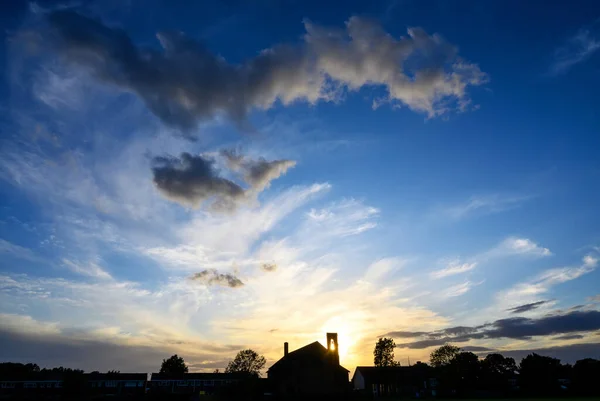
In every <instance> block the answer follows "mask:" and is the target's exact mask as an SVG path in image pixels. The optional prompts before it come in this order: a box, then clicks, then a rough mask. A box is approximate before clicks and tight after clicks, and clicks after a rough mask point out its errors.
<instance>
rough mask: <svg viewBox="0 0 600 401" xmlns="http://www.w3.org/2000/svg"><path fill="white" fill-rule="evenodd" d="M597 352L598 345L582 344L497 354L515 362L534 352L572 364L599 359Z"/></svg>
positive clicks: (599, 353)
mask: <svg viewBox="0 0 600 401" xmlns="http://www.w3.org/2000/svg"><path fill="white" fill-rule="evenodd" d="M598 350H600V343H584V344H571V345H563V346H556V347H546V348H537V349H520V350H510V351H504V350H502V351H499V352H500V353H501V354H502V355H504V356H505V357H510V358H514V359H515V361H517V362H519V361H520V360H521V359H523V358H524V357H526V356H527V355H529V354H531V353H532V352H535V353H536V354H539V355H544V356H550V357H552V358H558V359H560V360H561V361H562V363H570V364H574V363H575V362H576V361H578V360H580V359H584V358H600V352H599V351H598Z"/></svg>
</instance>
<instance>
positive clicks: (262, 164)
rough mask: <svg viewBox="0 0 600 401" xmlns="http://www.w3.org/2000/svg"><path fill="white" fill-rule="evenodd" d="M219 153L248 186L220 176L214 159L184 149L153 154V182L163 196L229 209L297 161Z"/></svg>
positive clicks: (261, 189) (258, 191) (248, 198)
mask: <svg viewBox="0 0 600 401" xmlns="http://www.w3.org/2000/svg"><path fill="white" fill-rule="evenodd" d="M222 155H223V156H224V157H225V159H226V161H227V163H228V165H229V166H230V168H231V169H233V170H234V171H236V172H238V173H240V174H241V175H242V178H243V180H244V182H245V183H246V184H248V185H249V186H248V187H247V188H242V186H240V185H239V184H237V183H235V182H233V181H232V180H229V179H227V178H224V177H222V176H221V172H220V171H219V170H218V169H217V168H216V167H215V160H214V159H213V158H211V157H208V156H203V155H191V154H189V153H186V152H184V153H182V154H181V155H180V157H179V158H177V157H172V156H167V157H165V156H158V157H155V158H154V159H153V161H152V163H153V167H152V173H153V180H154V184H155V185H156V188H157V189H158V190H159V191H160V192H161V194H163V195H164V196H165V197H166V198H168V199H170V200H172V201H175V202H179V203H181V204H183V205H188V206H193V207H196V206H199V205H200V204H202V203H203V202H205V201H211V202H212V203H211V207H212V208H213V209H215V210H232V209H235V207H236V206H238V205H239V204H240V203H242V202H245V201H248V200H251V199H253V198H254V197H255V196H256V195H257V194H258V193H260V192H261V191H263V190H264V189H265V188H267V187H268V186H269V185H270V183H271V181H272V180H274V179H277V178H279V177H280V176H281V175H282V174H285V172H286V171H287V170H288V169H289V168H290V167H293V166H294V165H295V164H296V162H294V161H292V160H275V161H267V160H265V159H263V158H260V159H258V160H253V159H249V158H247V157H245V156H241V155H237V154H234V153H232V152H222Z"/></svg>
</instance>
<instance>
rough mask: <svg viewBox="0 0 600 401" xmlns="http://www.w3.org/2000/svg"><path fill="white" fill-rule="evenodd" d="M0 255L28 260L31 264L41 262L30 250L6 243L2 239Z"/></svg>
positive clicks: (0, 240)
mask: <svg viewBox="0 0 600 401" xmlns="http://www.w3.org/2000/svg"><path fill="white" fill-rule="evenodd" d="M0 253H3V254H5V255H10V256H12V257H15V258H18V259H23V260H29V261H31V262H40V261H43V259H42V258H40V257H39V256H37V255H36V254H35V253H33V251H32V250H31V249H28V248H24V247H22V246H20V245H16V244H13V243H12V242H9V241H6V240H4V239H2V238H0Z"/></svg>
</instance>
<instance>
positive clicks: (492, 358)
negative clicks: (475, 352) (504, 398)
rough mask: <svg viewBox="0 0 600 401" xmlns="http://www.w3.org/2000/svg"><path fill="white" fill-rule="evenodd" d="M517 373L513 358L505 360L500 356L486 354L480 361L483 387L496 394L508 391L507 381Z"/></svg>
mask: <svg viewBox="0 0 600 401" xmlns="http://www.w3.org/2000/svg"><path fill="white" fill-rule="evenodd" d="M516 371H517V364H516V363H515V360H514V359H513V358H506V357H504V356H503V355H501V354H488V355H487V356H486V357H485V359H484V360H483V361H481V374H482V380H483V383H482V385H483V387H485V388H486V389H488V390H492V391H496V392H506V391H508V390H509V388H510V385H509V383H510V382H509V379H511V378H512V377H513V376H514V374H515V372H516Z"/></svg>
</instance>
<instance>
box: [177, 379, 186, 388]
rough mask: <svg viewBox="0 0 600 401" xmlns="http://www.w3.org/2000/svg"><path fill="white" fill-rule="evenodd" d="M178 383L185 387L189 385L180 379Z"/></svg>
mask: <svg viewBox="0 0 600 401" xmlns="http://www.w3.org/2000/svg"><path fill="white" fill-rule="evenodd" d="M177 385H178V386H181V387H183V386H187V383H186V382H185V380H178V381H177Z"/></svg>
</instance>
